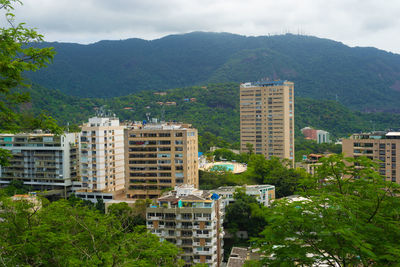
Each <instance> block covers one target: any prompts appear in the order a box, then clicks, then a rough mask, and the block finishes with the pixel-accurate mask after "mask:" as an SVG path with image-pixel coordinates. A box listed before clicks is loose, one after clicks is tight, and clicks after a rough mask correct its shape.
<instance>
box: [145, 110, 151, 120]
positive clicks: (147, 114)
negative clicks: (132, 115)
mask: <svg viewBox="0 0 400 267" xmlns="http://www.w3.org/2000/svg"><path fill="white" fill-rule="evenodd" d="M150 115H151V113H150V112H146V117H147V121H148V122H150Z"/></svg>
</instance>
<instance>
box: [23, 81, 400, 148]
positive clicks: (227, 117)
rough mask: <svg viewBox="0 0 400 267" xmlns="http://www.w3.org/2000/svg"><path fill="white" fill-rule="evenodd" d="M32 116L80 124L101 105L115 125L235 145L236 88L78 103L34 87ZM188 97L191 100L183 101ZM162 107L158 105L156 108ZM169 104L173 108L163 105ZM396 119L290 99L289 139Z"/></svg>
mask: <svg viewBox="0 0 400 267" xmlns="http://www.w3.org/2000/svg"><path fill="white" fill-rule="evenodd" d="M30 92H31V96H32V111H33V112H34V113H38V112H40V110H43V109H44V110H46V111H47V113H48V114H50V115H53V116H54V117H55V118H56V119H58V120H59V121H60V122H61V123H62V124H64V125H65V124H66V123H68V122H69V123H71V124H73V123H81V122H83V121H86V120H87V118H88V117H89V116H91V115H94V113H95V108H98V107H100V106H106V108H107V109H109V110H111V111H112V112H114V113H115V114H116V115H117V116H118V117H119V118H120V119H121V120H136V121H141V120H145V119H147V118H146V113H150V117H151V118H158V119H164V120H167V121H168V120H170V121H171V120H176V121H182V122H187V123H192V124H193V125H194V126H195V127H196V128H198V129H199V133H200V134H201V135H204V134H205V133H206V132H210V133H212V134H214V135H216V136H220V137H222V138H223V139H224V140H226V141H228V142H230V143H235V142H238V141H239V134H240V133H239V84H237V83H223V84H209V85H208V86H203V87H200V86H193V87H185V88H177V89H171V90H167V91H165V92H166V93H167V94H166V95H157V94H154V93H155V92H156V91H142V92H139V93H136V94H131V95H127V96H123V97H115V98H107V99H100V98H78V97H73V96H66V95H64V94H63V93H61V92H59V91H56V90H49V89H45V88H43V87H39V86H34V87H33V88H32V89H31V90H30ZM187 98H194V99H192V100H193V101H192V102H191V101H185V99H187ZM161 102H162V103H164V104H163V105H160V103H161ZM166 102H175V103H176V105H168V106H167V105H165V103H166ZM399 122H400V115H396V114H388V113H361V112H357V111H352V110H350V109H348V108H346V107H344V106H343V105H341V104H339V103H337V102H334V101H327V100H324V101H321V100H313V99H308V98H301V97H297V98H296V99H295V134H296V136H300V135H301V134H300V129H301V128H303V127H305V126H313V127H316V128H319V129H324V130H327V131H329V132H331V134H332V135H333V136H334V137H342V136H347V135H349V134H351V133H354V132H360V131H365V130H372V129H376V130H378V129H379V130H384V129H388V128H400V123H399Z"/></svg>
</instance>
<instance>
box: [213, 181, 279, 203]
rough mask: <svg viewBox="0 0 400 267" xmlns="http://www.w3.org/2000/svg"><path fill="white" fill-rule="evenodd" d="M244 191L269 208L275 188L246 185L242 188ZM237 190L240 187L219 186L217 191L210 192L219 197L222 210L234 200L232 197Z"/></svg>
mask: <svg viewBox="0 0 400 267" xmlns="http://www.w3.org/2000/svg"><path fill="white" fill-rule="evenodd" d="M243 187H244V189H245V190H246V191H245V192H246V194H247V195H249V196H253V197H255V198H256V200H257V201H258V202H259V203H260V204H261V205H263V206H267V207H268V206H269V205H270V203H271V200H274V199H275V186H273V185H268V184H262V185H247V186H243ZM237 188H242V187H241V186H221V187H219V188H218V189H214V190H210V191H212V192H213V193H216V194H218V195H219V196H220V197H221V203H222V208H225V207H226V206H227V205H229V204H230V203H233V202H234V201H235V200H234V198H233V195H234V193H235V191H236V189H237Z"/></svg>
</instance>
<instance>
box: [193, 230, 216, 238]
mask: <svg viewBox="0 0 400 267" xmlns="http://www.w3.org/2000/svg"><path fill="white" fill-rule="evenodd" d="M214 234H215V231H210V232H209V233H208V234H198V233H196V232H195V233H193V236H194V237H198V238H211V237H212V236H213V235H214Z"/></svg>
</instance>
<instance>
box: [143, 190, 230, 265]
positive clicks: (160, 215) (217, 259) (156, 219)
mask: <svg viewBox="0 0 400 267" xmlns="http://www.w3.org/2000/svg"><path fill="white" fill-rule="evenodd" d="M146 217H147V219H146V221H147V223H146V224H147V229H149V230H150V232H152V233H153V234H156V235H158V236H159V237H160V240H162V241H164V240H166V241H169V242H171V243H173V244H175V245H176V246H178V247H180V248H181V249H182V250H183V254H182V259H183V260H185V262H186V263H187V264H188V265H192V264H197V263H206V264H208V266H213V267H214V266H220V265H221V262H222V257H223V235H224V232H223V226H222V223H223V214H222V212H221V210H220V200H219V196H218V195H217V194H212V193H210V192H209V191H203V190H198V189H196V188H194V186H193V185H180V186H176V187H175V190H174V191H170V192H168V193H166V194H165V195H163V196H162V197H160V198H158V199H157V202H156V203H155V204H152V205H150V206H149V207H148V208H147V209H146Z"/></svg>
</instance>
